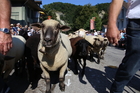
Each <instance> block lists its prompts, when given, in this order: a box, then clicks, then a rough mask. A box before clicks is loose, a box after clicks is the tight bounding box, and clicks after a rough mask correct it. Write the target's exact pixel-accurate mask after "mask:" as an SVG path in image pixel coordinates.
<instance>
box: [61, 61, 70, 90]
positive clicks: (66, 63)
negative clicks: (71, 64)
mask: <svg viewBox="0 0 140 93" xmlns="http://www.w3.org/2000/svg"><path fill="white" fill-rule="evenodd" d="M67 65H68V62H65V64H64V66H63V67H62V68H61V69H60V73H59V87H60V90H61V91H65V84H64V80H65V78H64V73H65V71H66V69H67Z"/></svg>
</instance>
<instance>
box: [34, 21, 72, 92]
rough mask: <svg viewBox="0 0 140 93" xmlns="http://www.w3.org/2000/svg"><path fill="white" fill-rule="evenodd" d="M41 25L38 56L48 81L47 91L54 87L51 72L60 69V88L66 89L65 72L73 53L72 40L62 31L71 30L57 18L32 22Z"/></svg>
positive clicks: (37, 25)
mask: <svg viewBox="0 0 140 93" xmlns="http://www.w3.org/2000/svg"><path fill="white" fill-rule="evenodd" d="M32 26H36V27H40V28H41V33H40V42H39V45H38V58H39V61H40V67H41V69H42V71H43V73H44V76H45V81H46V93H51V91H52V89H51V87H50V84H51V76H50V72H52V71H59V86H60V90H61V91H64V90H65V84H64V76H65V75H64V73H65V71H66V69H67V65H68V58H69V57H70V55H71V53H72V48H71V45H70V40H69V38H68V36H67V35H65V34H62V33H61V32H60V30H61V31H66V30H69V29H70V28H69V27H68V26H62V25H60V24H59V22H57V21H56V20H52V19H51V20H45V21H43V22H42V23H40V24H39V23H36V24H32Z"/></svg>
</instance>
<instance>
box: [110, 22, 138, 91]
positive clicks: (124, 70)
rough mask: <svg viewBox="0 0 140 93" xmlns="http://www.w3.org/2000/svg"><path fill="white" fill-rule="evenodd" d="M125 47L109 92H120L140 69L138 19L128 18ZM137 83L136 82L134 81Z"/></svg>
mask: <svg viewBox="0 0 140 93" xmlns="http://www.w3.org/2000/svg"><path fill="white" fill-rule="evenodd" d="M126 34H127V47H126V53H125V57H124V58H123V60H122V63H121V64H120V66H119V68H118V70H117V72H116V76H115V81H114V82H113V84H112V86H111V90H110V93H122V92H123V90H124V87H125V86H126V84H127V83H128V82H129V81H130V80H131V79H132V77H133V76H134V75H135V73H136V72H137V71H138V70H139V69H140V19H129V20H128V25H127V29H126ZM136 83H138V82H136Z"/></svg>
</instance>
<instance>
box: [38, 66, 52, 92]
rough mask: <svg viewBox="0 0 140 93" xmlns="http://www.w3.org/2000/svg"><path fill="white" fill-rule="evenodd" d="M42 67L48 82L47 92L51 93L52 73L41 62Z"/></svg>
mask: <svg viewBox="0 0 140 93" xmlns="http://www.w3.org/2000/svg"><path fill="white" fill-rule="evenodd" d="M40 67H41V69H42V71H43V73H44V75H45V82H46V93H51V83H50V75H49V73H48V72H47V70H46V69H45V68H44V67H43V66H42V64H41V63H40Z"/></svg>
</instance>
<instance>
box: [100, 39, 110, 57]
mask: <svg viewBox="0 0 140 93" xmlns="http://www.w3.org/2000/svg"><path fill="white" fill-rule="evenodd" d="M108 44H109V41H108V38H107V37H104V41H103V47H102V51H101V58H102V59H104V53H105V50H106V48H107V46H108Z"/></svg>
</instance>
